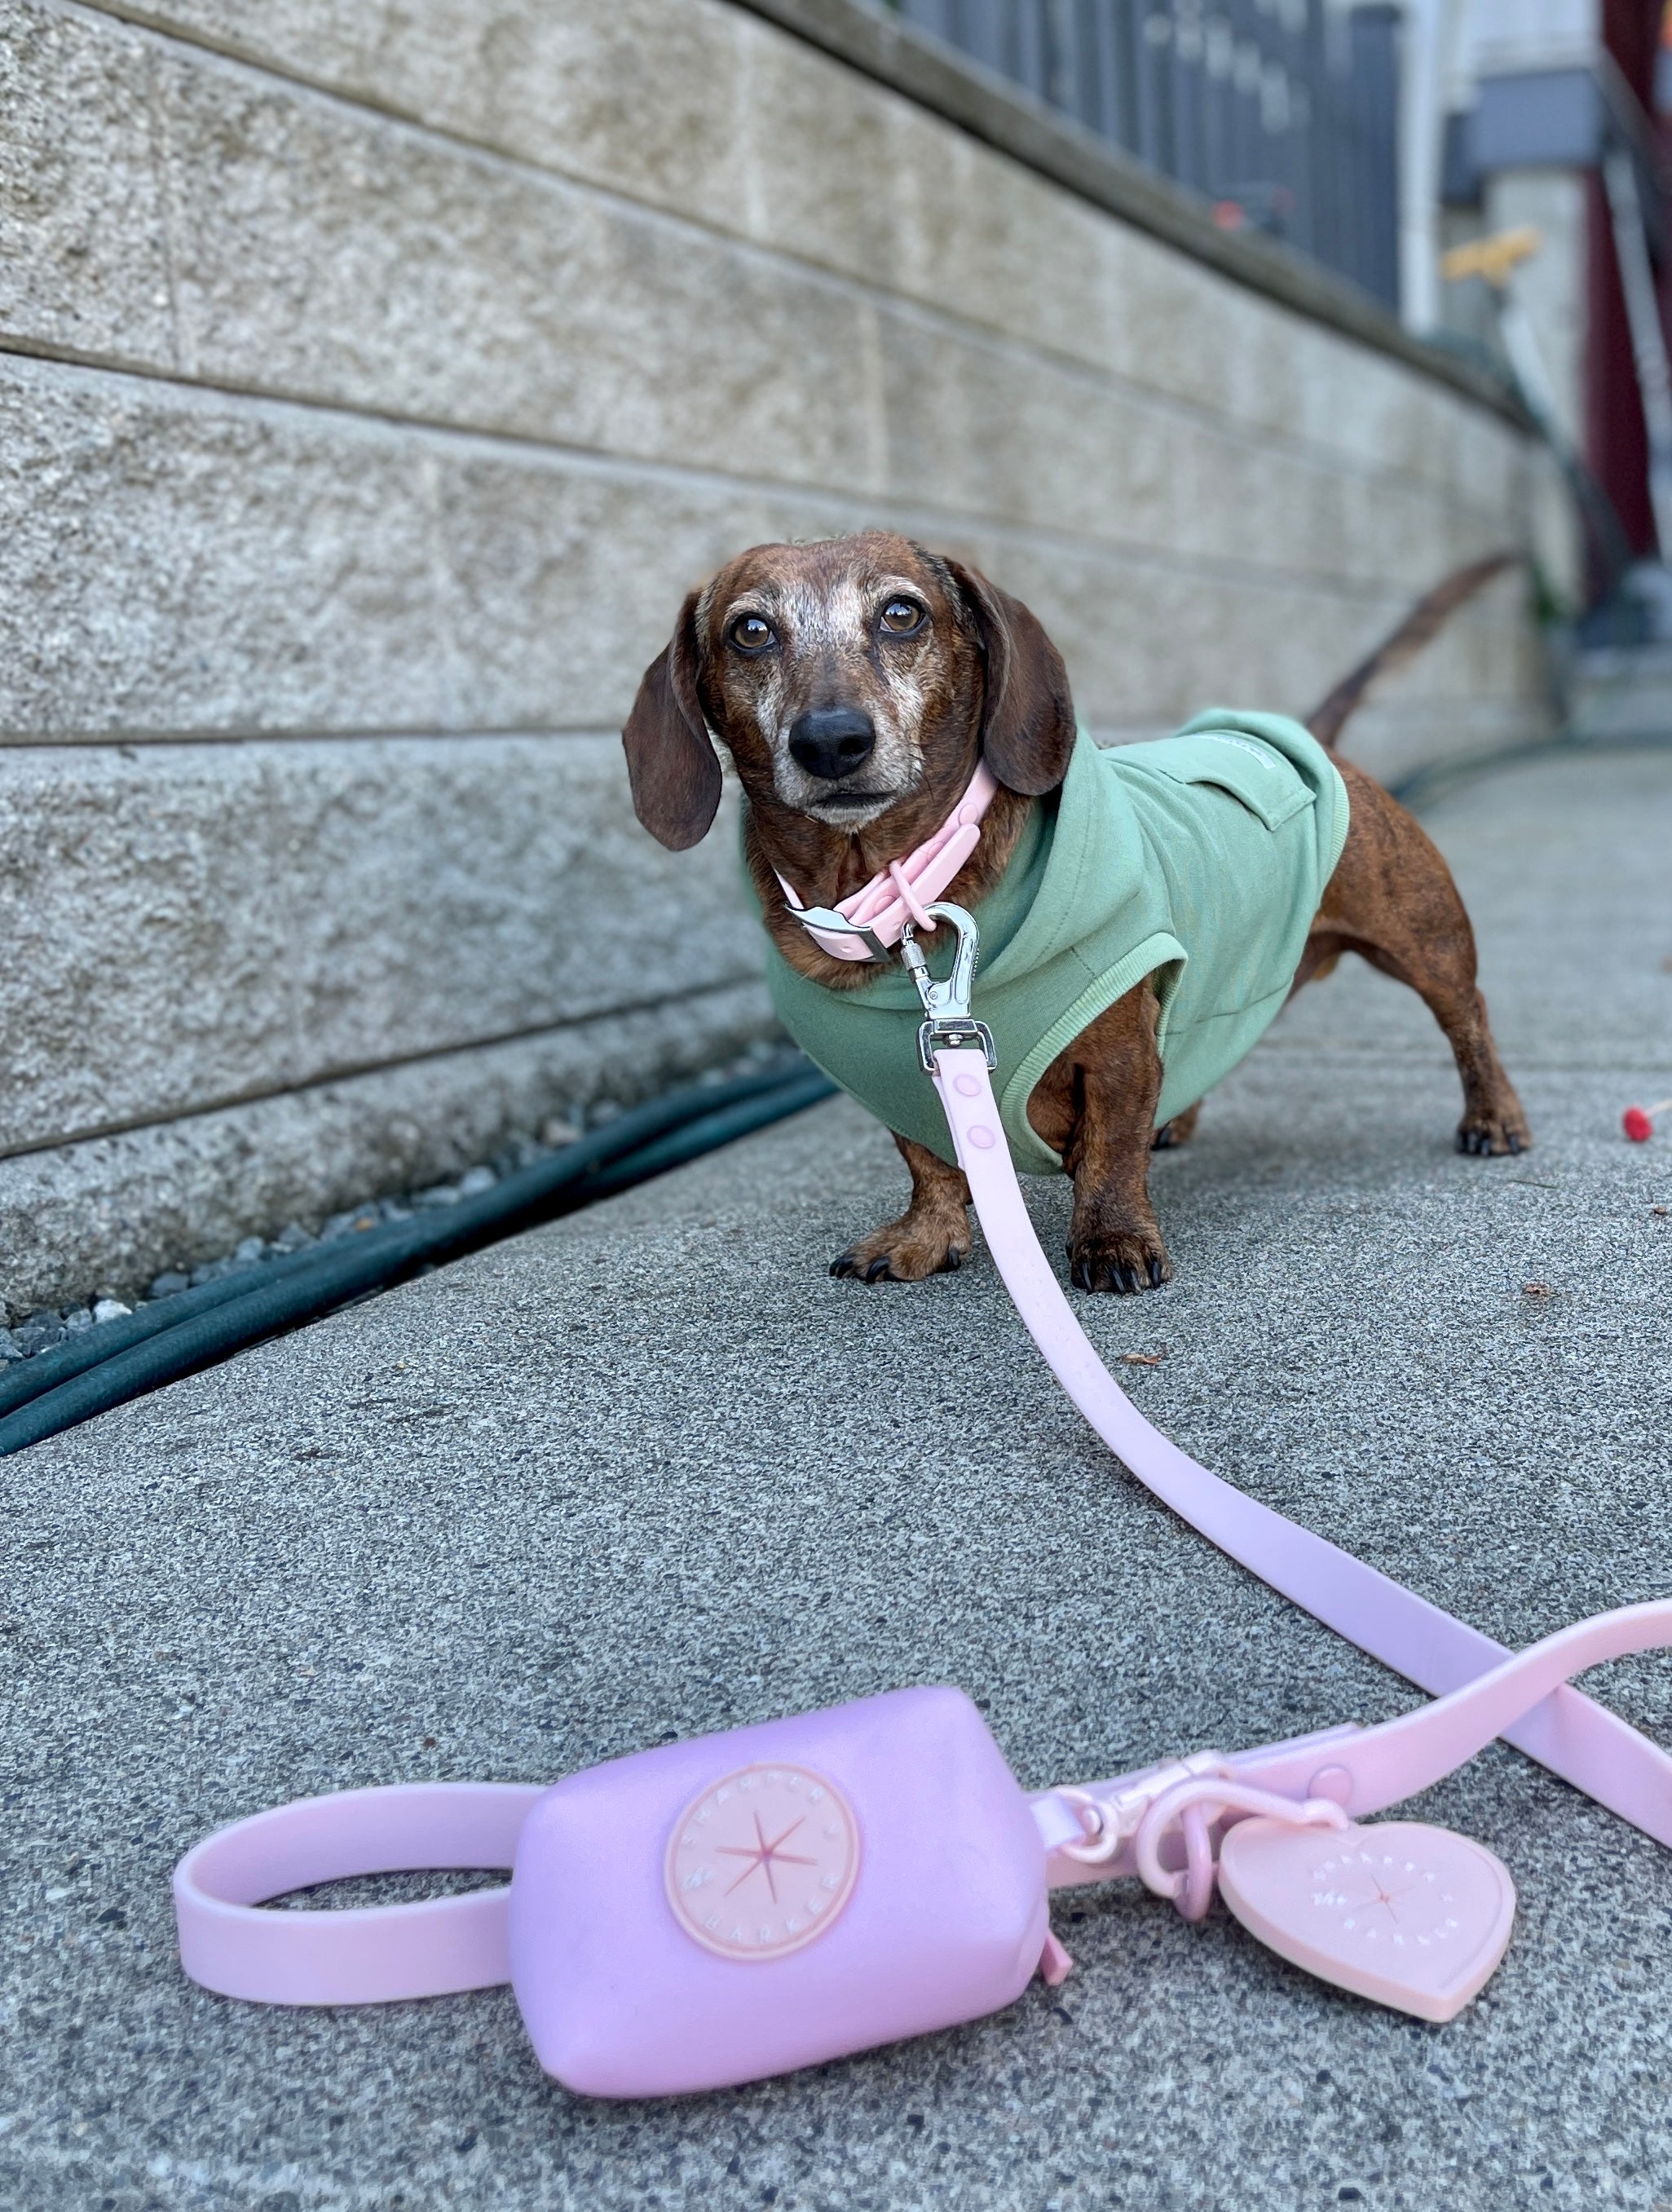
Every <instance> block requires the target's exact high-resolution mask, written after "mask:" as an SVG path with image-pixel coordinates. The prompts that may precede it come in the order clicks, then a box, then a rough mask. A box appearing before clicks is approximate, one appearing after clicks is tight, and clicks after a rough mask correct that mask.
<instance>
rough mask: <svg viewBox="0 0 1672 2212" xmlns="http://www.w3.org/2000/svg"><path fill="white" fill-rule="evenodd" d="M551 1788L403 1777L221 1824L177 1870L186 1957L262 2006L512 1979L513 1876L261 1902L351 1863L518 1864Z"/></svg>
mask: <svg viewBox="0 0 1672 2212" xmlns="http://www.w3.org/2000/svg"><path fill="white" fill-rule="evenodd" d="M541 1796H544V1790H543V1789H542V1788H541V1787H540V1786H538V1784H527V1783H520V1782H413V1783H402V1784H396V1785H395V1786H394V1787H392V1788H391V1789H386V1790H340V1791H338V1792H337V1793H336V1794H335V1795H334V1796H328V1797H304V1798H302V1799H301V1800H300V1801H299V1802H297V1803H295V1804H294V1805H281V1806H278V1807H277V1808H275V1809H274V1810H273V1811H271V1812H269V1813H257V1814H254V1815H252V1818H251V1819H249V1820H235V1821H234V1823H233V1824H232V1826H230V1827H226V1828H217V1829H216V1832H215V1833H214V1834H213V1835H212V1836H206V1837H205V1838H204V1840H203V1842H202V1843H200V1844H198V1845H197V1846H196V1848H195V1849H194V1850H190V1851H188V1852H187V1853H186V1855H185V1857H184V1858H183V1859H182V1860H181V1861H180V1863H179V1865H178V1866H177V1867H176V1868H175V1869H174V1916H175V1918H176V1921H177V1922H178V1923H179V1942H180V1964H181V1965H182V1966H184V1967H185V1971H186V1972H187V1973H188V1974H190V1976H191V1977H192V1980H193V1981H194V1982H200V1983H202V1984H203V1986H204V1988H205V1989H208V1990H217V1991H218V1992H219V1994H220V1995H221V1996H228V1997H248V1998H252V1999H253V2000H255V2001H256V2002H259V2003H264V2004H298V2005H337V2004H378V2003H387V2002H391V2001H392V2000H393V1999H396V1998H401V1997H428V1996H443V1995H446V1994H447V1992H449V1991H451V1990H480V1989H487V1988H489V1987H491V1986H492V1984H495V1983H496V1982H508V1981H509V1980H510V1978H511V1961H510V1955H509V1952H508V1948H507V1944H506V1933H505V1929H506V1905H507V1902H508V1899H509V1898H510V1894H511V1893H510V1890H509V1889H508V1887H503V1886H502V1887H499V1888H496V1889H481V1890H473V1891H471V1893H469V1894H468V1895H466V1896H464V1897H437V1898H429V1899H425V1900H424V1901H423V1902H422V1903H421V1904H416V1905H368V1906H356V1907H351V1908H349V1909H347V1910H345V1911H340V1912H339V1911H325V1912H319V1911H295V1912H271V1911H261V1910H260V1909H259V1907H260V1906H261V1905H262V1903H263V1901H264V1899H268V1898H272V1897H283V1896H284V1895H285V1894H286V1893H288V1892H289V1891H291V1890H293V1889H307V1888H311V1887H313V1884H314V1883H315V1882H320V1881H342V1880H343V1879H344V1877H345V1876H347V1875H365V1874H401V1873H407V1872H410V1871H412V1870H414V1869H421V1868H423V1869H428V1868H442V1867H446V1868H454V1869H457V1868H480V1867H506V1868H508V1867H510V1866H511V1865H512V1864H513V1863H514V1860H515V1857H516V1850H517V1838H518V1837H519V1836H520V1833H521V1832H522V1824H523V1822H524V1821H525V1820H526V1818H527V1817H528V1814H529V1812H530V1810H531V1808H532V1806H533V1805H534V1803H535V1802H536V1800H537V1799H538V1798H539V1797H541Z"/></svg>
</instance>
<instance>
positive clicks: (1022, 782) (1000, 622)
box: [946, 561, 1074, 798]
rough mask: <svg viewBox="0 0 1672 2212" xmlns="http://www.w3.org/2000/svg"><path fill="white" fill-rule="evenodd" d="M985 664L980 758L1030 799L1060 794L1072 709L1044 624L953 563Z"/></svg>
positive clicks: (1070, 746)
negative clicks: (984, 699)
mask: <svg viewBox="0 0 1672 2212" xmlns="http://www.w3.org/2000/svg"><path fill="white" fill-rule="evenodd" d="M946 566H947V568H949V569H950V570H951V571H952V576H953V578H954V580H956V582H957V584H958V589H959V591H960V592H962V593H963V594H964V600H965V603H966V604H967V605H968V606H969V609H970V613H971V615H972V616H973V617H975V623H976V631H977V633H978V635H979V636H980V638H981V641H982V653H983V654H984V655H985V658H986V661H987V704H986V706H985V708H983V710H982V754H983V756H984V757H985V758H986V761H987V764H988V768H990V769H992V771H993V773H994V775H995V776H996V777H997V779H998V781H1000V783H1002V784H1003V785H1005V786H1006V788H1007V789H1009V790H1011V791H1019V792H1021V793H1024V796H1026V797H1028V798H1037V796H1038V794H1039V793H1041V792H1043V791H1055V789H1056V787H1057V786H1058V784H1060V783H1061V781H1062V779H1063V777H1064V776H1065V775H1067V773H1068V756H1069V754H1070V753H1072V752H1073V749H1074V702H1073V697H1072V696H1071V695H1070V693H1069V690H1068V671H1067V669H1066V668H1065V667H1064V666H1063V665H1062V655H1061V653H1059V652H1058V651H1057V649H1056V647H1055V646H1054V645H1053V644H1052V643H1051V641H1050V640H1049V637H1047V636H1046V635H1045V630H1044V625H1043V623H1041V622H1040V620H1039V618H1038V617H1037V616H1036V615H1034V614H1031V613H1030V611H1028V609H1027V608H1026V607H1024V605H1022V602H1021V601H1020V599H1012V598H1011V596H1010V593H1009V592H1001V591H1000V589H999V587H998V586H997V585H996V584H989V583H988V580H987V579H986V577H985V576H983V575H982V574H980V573H979V571H978V570H976V569H974V568H963V567H961V566H960V565H959V563H958V562H956V561H949V562H947V563H946Z"/></svg>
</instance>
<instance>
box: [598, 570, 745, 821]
mask: <svg viewBox="0 0 1672 2212" xmlns="http://www.w3.org/2000/svg"><path fill="white" fill-rule="evenodd" d="M700 596H701V595H700V594H699V593H698V592H692V593H691V595H690V598H689V599H687V600H686V601H685V604H684V606H683V607H681V608H680V610H679V619H678V622H677V623H675V624H674V626H673V635H672V638H671V639H670V640H669V641H668V642H667V644H666V646H665V647H663V648H662V650H661V652H660V653H658V654H657V655H656V658H655V659H654V660H653V661H652V662H651V664H650V665H649V667H648V668H647V669H646V670H645V671H644V681H643V682H642V683H641V684H640V685H639V696H638V697H637V698H636V699H635V701H634V702H633V711H632V713H631V714H629V716H628V717H627V726H626V728H625V729H624V730H623V732H622V733H621V742H622V744H623V746H624V747H625V748H626V751H627V775H628V780H629V781H630V783H631V784H632V787H633V811H634V812H635V814H636V815H637V816H638V817H639V819H640V821H641V822H642V823H643V824H644V826H645V828H646V829H648V831H649V832H650V834H651V836H653V837H654V838H655V839H657V840H658V842H660V843H661V844H664V845H666V847H667V848H668V849H669V850H670V851H671V852H674V853H683V852H684V850H685V848H686V847H687V846H689V845H696V844H698V843H700V842H702V839H703V838H704V837H705V836H707V835H708V824H709V823H711V822H712V821H713V820H714V812H715V810H716V808H717V807H718V806H719V805H720V763H719V760H718V759H717V758H716V757H715V754H714V746H713V744H712V743H711V742H710V739H709V737H708V722H707V720H706V719H705V718H704V715H703V713H702V702H701V700H700V699H699V698H698V697H697V696H696V605H697V600H698V599H699V597H700Z"/></svg>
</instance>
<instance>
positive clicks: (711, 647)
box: [696, 538, 982, 830]
mask: <svg viewBox="0 0 1672 2212" xmlns="http://www.w3.org/2000/svg"><path fill="white" fill-rule="evenodd" d="M696 633H697V637H698V640H699V653H700V659H701V668H702V675H701V677H700V678H699V682H698V695H699V696H700V697H701V698H702V702H703V705H704V708H705V709H706V710H707V712H708V719H709V720H710V722H711V724H712V726H713V727H714V730H715V731H716V732H717V734H718V735H719V736H720V737H721V738H723V739H724V740H725V743H726V744H727V747H728V749H729V750H730V751H731V754H732V757H733V759H734V760H735V761H736V763H737V765H738V773H739V775H740V776H741V778H742V779H743V782H744V785H745V788H746V789H747V790H748V791H749V792H750V794H751V797H757V796H759V795H762V794H763V793H766V792H768V791H769V792H770V793H771V794H772V796H773V797H774V798H775V799H777V801H778V802H779V804H780V805H783V806H787V807H789V808H791V809H793V811H795V812H797V813H800V814H807V815H811V816H812V818H813V820H814V821H816V822H822V823H824V824H825V825H826V826H827V827H829V828H832V829H835V828H841V829H847V830H854V829H862V828H864V827H865V826H866V824H867V823H872V822H874V821H875V820H876V819H877V818H878V817H879V815H882V814H884V813H885V812H886V811H888V809H889V808H890V807H891V806H892V805H897V803H898V802H899V801H900V800H901V799H904V798H906V797H908V796H909V794H910V793H913V792H915V790H917V788H918V787H919V786H920V785H921V781H922V779H923V758H924V751H925V748H926V746H927V745H928V744H931V743H932V742H933V738H934V737H935V735H936V734H937V733H938V732H940V731H942V730H943V729H945V727H946V726H947V725H948V723H949V721H950V723H951V725H952V730H953V731H954V732H968V731H969V730H970V729H971V728H972V727H973V726H974V718H975V715H976V713H977V711H978V709H979V705H980V699H981V686H982V665H981V647H980V643H979V641H978V639H977V637H976V631H975V628H974V625H973V623H971V621H970V616H969V613H968V611H966V609H965V608H964V605H963V604H962V602H961V600H960V599H958V597H957V596H956V593H955V590H954V587H953V586H952V579H951V577H950V575H949V574H948V573H947V571H946V569H945V566H944V565H943V564H942V563H941V562H938V561H934V560H933V559H932V558H931V557H930V556H928V555H927V554H926V553H923V552H921V551H920V550H919V549H918V548H917V547H916V546H915V545H912V544H908V542H907V541H906V540H905V539H904V538H847V539H839V540H836V541H833V542H831V543H830V544H823V545H806V546H792V545H763V546H759V547H757V549H756V550H754V551H752V552H750V553H745V554H744V555H743V556H742V557H741V558H740V559H739V560H736V561H733V562H730V563H729V564H728V565H727V567H726V568H722V569H721V570H720V574H718V575H717V576H716V577H715V578H714V581H713V582H712V583H711V584H710V585H709V586H708V589H707V591H705V592H702V595H701V596H700V598H699V599H698V600H697V605H696Z"/></svg>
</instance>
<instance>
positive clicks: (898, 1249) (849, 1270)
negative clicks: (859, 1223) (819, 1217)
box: [830, 1215, 970, 1283]
mask: <svg viewBox="0 0 1672 2212" xmlns="http://www.w3.org/2000/svg"><path fill="white" fill-rule="evenodd" d="M969 1249H970V1232H969V1231H968V1229H965V1230H964V1231H963V1233H962V1235H959V1234H958V1233H957V1232H956V1231H951V1230H948V1229H947V1228H946V1226H945V1225H944V1224H943V1223H939V1222H936V1223H931V1224H925V1223H923V1222H921V1221H913V1220H912V1219H911V1218H910V1217H909V1215H908V1216H907V1217H906V1218H904V1219H903V1220H900V1221H891V1222H888V1223H887V1224H886V1225H885V1226H884V1227H883V1228H881V1229H879V1230H876V1231H873V1232H872V1235H870V1236H869V1237H860V1241H859V1243H857V1244H850V1245H849V1246H848V1249H847V1250H846V1251H845V1252H842V1253H841V1254H839V1255H837V1257H836V1259H834V1260H832V1261H831V1262H830V1273H832V1274H833V1275H854V1276H857V1277H858V1279H860V1282H862V1283H921V1281H922V1280H923V1279H924V1278H925V1277H926V1276H928V1275H949V1274H951V1273H952V1272H953V1270H954V1269H955V1268H958V1267H962V1266H963V1264H964V1256H965V1255H966V1254H967V1253H968V1251H969Z"/></svg>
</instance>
